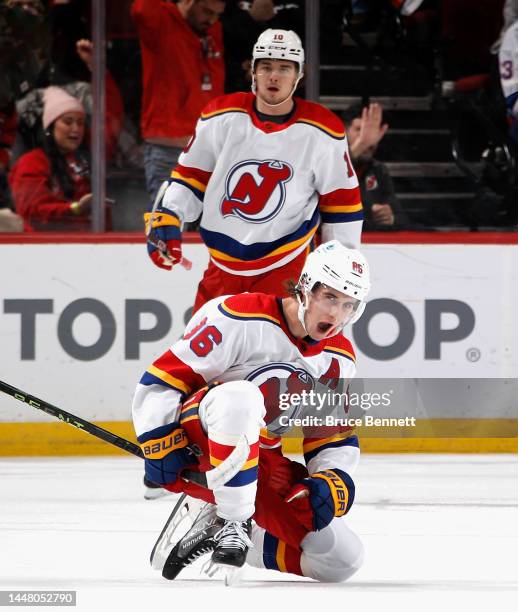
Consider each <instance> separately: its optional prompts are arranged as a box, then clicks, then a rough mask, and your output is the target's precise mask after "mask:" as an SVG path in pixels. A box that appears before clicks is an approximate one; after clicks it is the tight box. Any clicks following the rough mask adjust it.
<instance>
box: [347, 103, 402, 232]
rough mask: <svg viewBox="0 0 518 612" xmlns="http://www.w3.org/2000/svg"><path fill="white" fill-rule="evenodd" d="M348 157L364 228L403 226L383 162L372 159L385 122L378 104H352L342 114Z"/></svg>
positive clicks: (400, 209)
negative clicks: (358, 195) (360, 201)
mask: <svg viewBox="0 0 518 612" xmlns="http://www.w3.org/2000/svg"><path fill="white" fill-rule="evenodd" d="M344 120H345V122H346V125H347V140H348V142H349V152H350V155H351V160H352V163H353V166H354V169H355V170H356V175H357V176H358V181H359V183H360V189H361V194H362V203H363V209H364V214H365V219H364V224H363V229H364V231H379V230H387V229H394V230H396V229H403V228H405V227H406V226H407V225H408V222H409V221H408V218H407V215H406V213H405V211H404V210H403V209H402V207H401V204H400V202H399V200H398V199H397V196H396V193H395V191H394V184H393V182H392V179H391V177H390V174H389V171H388V168H387V166H386V164H384V163H383V162H380V161H378V160H377V159H375V157H374V155H375V153H376V149H377V146H378V144H379V142H380V141H381V139H382V138H383V136H385V134H386V132H387V130H388V127H389V126H388V125H387V124H386V123H383V111H382V109H381V106H380V105H379V104H376V103H373V104H370V105H369V106H366V107H364V108H363V109H362V108H361V107H353V108H351V109H349V110H348V111H347V112H346V113H345V116H344Z"/></svg>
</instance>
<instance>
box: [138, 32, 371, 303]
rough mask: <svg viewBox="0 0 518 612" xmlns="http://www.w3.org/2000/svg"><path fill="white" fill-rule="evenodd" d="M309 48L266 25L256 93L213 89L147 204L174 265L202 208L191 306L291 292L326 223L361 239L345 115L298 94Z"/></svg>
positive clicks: (352, 243)
mask: <svg viewBox="0 0 518 612" xmlns="http://www.w3.org/2000/svg"><path fill="white" fill-rule="evenodd" d="M303 67H304V49H303V47H302V43H301V41H300V38H299V37H298V36H297V34H295V32H293V31H291V30H290V31H287V30H271V29H270V30H266V31H265V32H263V33H262V34H261V35H260V36H259V39H258V40H257V43H256V44H255V46H254V49H253V57H252V77H253V80H252V92H251V93H236V94H230V95H226V96H221V97H219V98H216V99H215V100H213V101H212V102H211V103H209V104H208V106H206V107H205V109H204V111H203V112H202V114H201V117H200V119H199V120H198V123H197V126H196V132H195V134H194V136H193V138H192V140H191V141H190V143H189V145H188V146H187V147H186V148H185V150H184V151H183V153H182V155H181V156H180V158H179V163H178V165H177V166H176V167H175V168H174V170H173V172H172V174H171V179H170V181H169V184H167V183H164V185H163V186H162V189H161V192H160V194H159V197H158V198H157V200H156V202H157V204H156V206H155V207H154V211H153V212H151V213H146V215H145V217H146V233H147V235H148V252H149V255H150V257H151V259H152V260H153V262H154V263H155V264H156V265H157V266H159V267H161V268H164V269H166V270H170V269H171V268H172V267H173V266H174V265H175V264H177V263H179V262H181V260H182V250H181V227H182V226H183V224H184V223H185V222H191V221H195V220H196V219H198V217H199V216H200V215H201V221H200V234H201V237H202V239H203V241H204V242H205V244H206V245H207V248H208V250H209V253H210V262H209V265H208V268H207V270H206V271H205V274H204V276H203V279H202V281H201V282H200V284H199V286H198V292H197V295H196V299H195V304H194V312H196V310H198V309H199V308H200V307H201V306H202V305H203V304H204V303H205V302H207V301H208V300H209V299H212V298H213V297H217V296H221V295H226V294H234V293H242V292H245V291H265V292H268V293H273V294H276V295H285V294H286V291H285V286H284V283H285V281H286V279H293V280H295V279H297V278H298V277H299V275H300V271H301V269H302V266H303V264H304V261H305V259H306V256H307V254H308V252H309V250H310V245H311V242H312V239H313V237H314V235H315V232H316V231H317V229H318V227H319V225H320V224H322V225H321V233H322V241H323V242H326V241H329V240H332V239H337V240H338V241H339V242H341V243H342V244H343V245H346V246H349V247H352V248H356V247H358V245H359V243H360V235H361V226H362V218H363V214H362V204H361V199H360V191H359V188H358V181H357V179H356V175H355V173H354V170H353V167H352V165H351V162H350V159H349V154H348V148H347V139H346V138H345V129H344V125H343V123H342V121H341V120H340V119H338V117H337V116H336V115H334V114H333V113H332V112H331V111H329V110H327V109H326V108H324V107H323V106H320V105H319V104H315V103H313V102H307V101H305V100H301V99H299V98H294V97H293V94H294V92H295V90H296V88H297V85H298V83H299V81H300V79H301V78H302V76H303Z"/></svg>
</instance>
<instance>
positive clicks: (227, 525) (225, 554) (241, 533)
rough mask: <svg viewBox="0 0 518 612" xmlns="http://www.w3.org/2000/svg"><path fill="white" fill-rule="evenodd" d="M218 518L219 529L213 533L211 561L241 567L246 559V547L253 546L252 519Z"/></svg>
mask: <svg viewBox="0 0 518 612" xmlns="http://www.w3.org/2000/svg"><path fill="white" fill-rule="evenodd" d="M219 520H220V527H221V528H220V530H219V531H218V532H217V533H216V534H215V536H214V541H215V543H216V546H215V548H214V552H213V553H212V562H213V563H218V564H220V565H232V566H233V567H242V566H243V565H244V564H245V561H246V555H247V553H248V549H249V548H250V547H251V546H253V544H252V541H251V540H250V536H251V534H252V519H248V520H246V521H243V522H240V521H223V519H219Z"/></svg>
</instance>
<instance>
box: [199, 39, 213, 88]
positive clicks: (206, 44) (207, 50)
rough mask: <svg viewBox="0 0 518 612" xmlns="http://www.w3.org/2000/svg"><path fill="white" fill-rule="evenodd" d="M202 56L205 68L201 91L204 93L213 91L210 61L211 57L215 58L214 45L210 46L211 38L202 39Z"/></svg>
mask: <svg viewBox="0 0 518 612" xmlns="http://www.w3.org/2000/svg"><path fill="white" fill-rule="evenodd" d="M200 41H201V54H202V58H203V68H204V72H203V74H202V77H201V90H202V91H212V79H211V76H210V70H209V64H208V61H207V60H208V59H209V58H210V57H214V52H213V50H212V48H211V47H212V45H211V44H210V37H209V36H203V37H202V38H201V39H200Z"/></svg>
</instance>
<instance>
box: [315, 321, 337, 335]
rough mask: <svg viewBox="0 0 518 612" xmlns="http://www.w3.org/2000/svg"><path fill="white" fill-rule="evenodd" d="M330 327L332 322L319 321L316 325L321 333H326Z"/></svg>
mask: <svg viewBox="0 0 518 612" xmlns="http://www.w3.org/2000/svg"><path fill="white" fill-rule="evenodd" d="M332 327H333V325H332V323H319V324H318V325H317V329H318V331H319V332H320V333H321V334H326V333H327V332H328V331H329V330H330V329H331V328H332Z"/></svg>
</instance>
